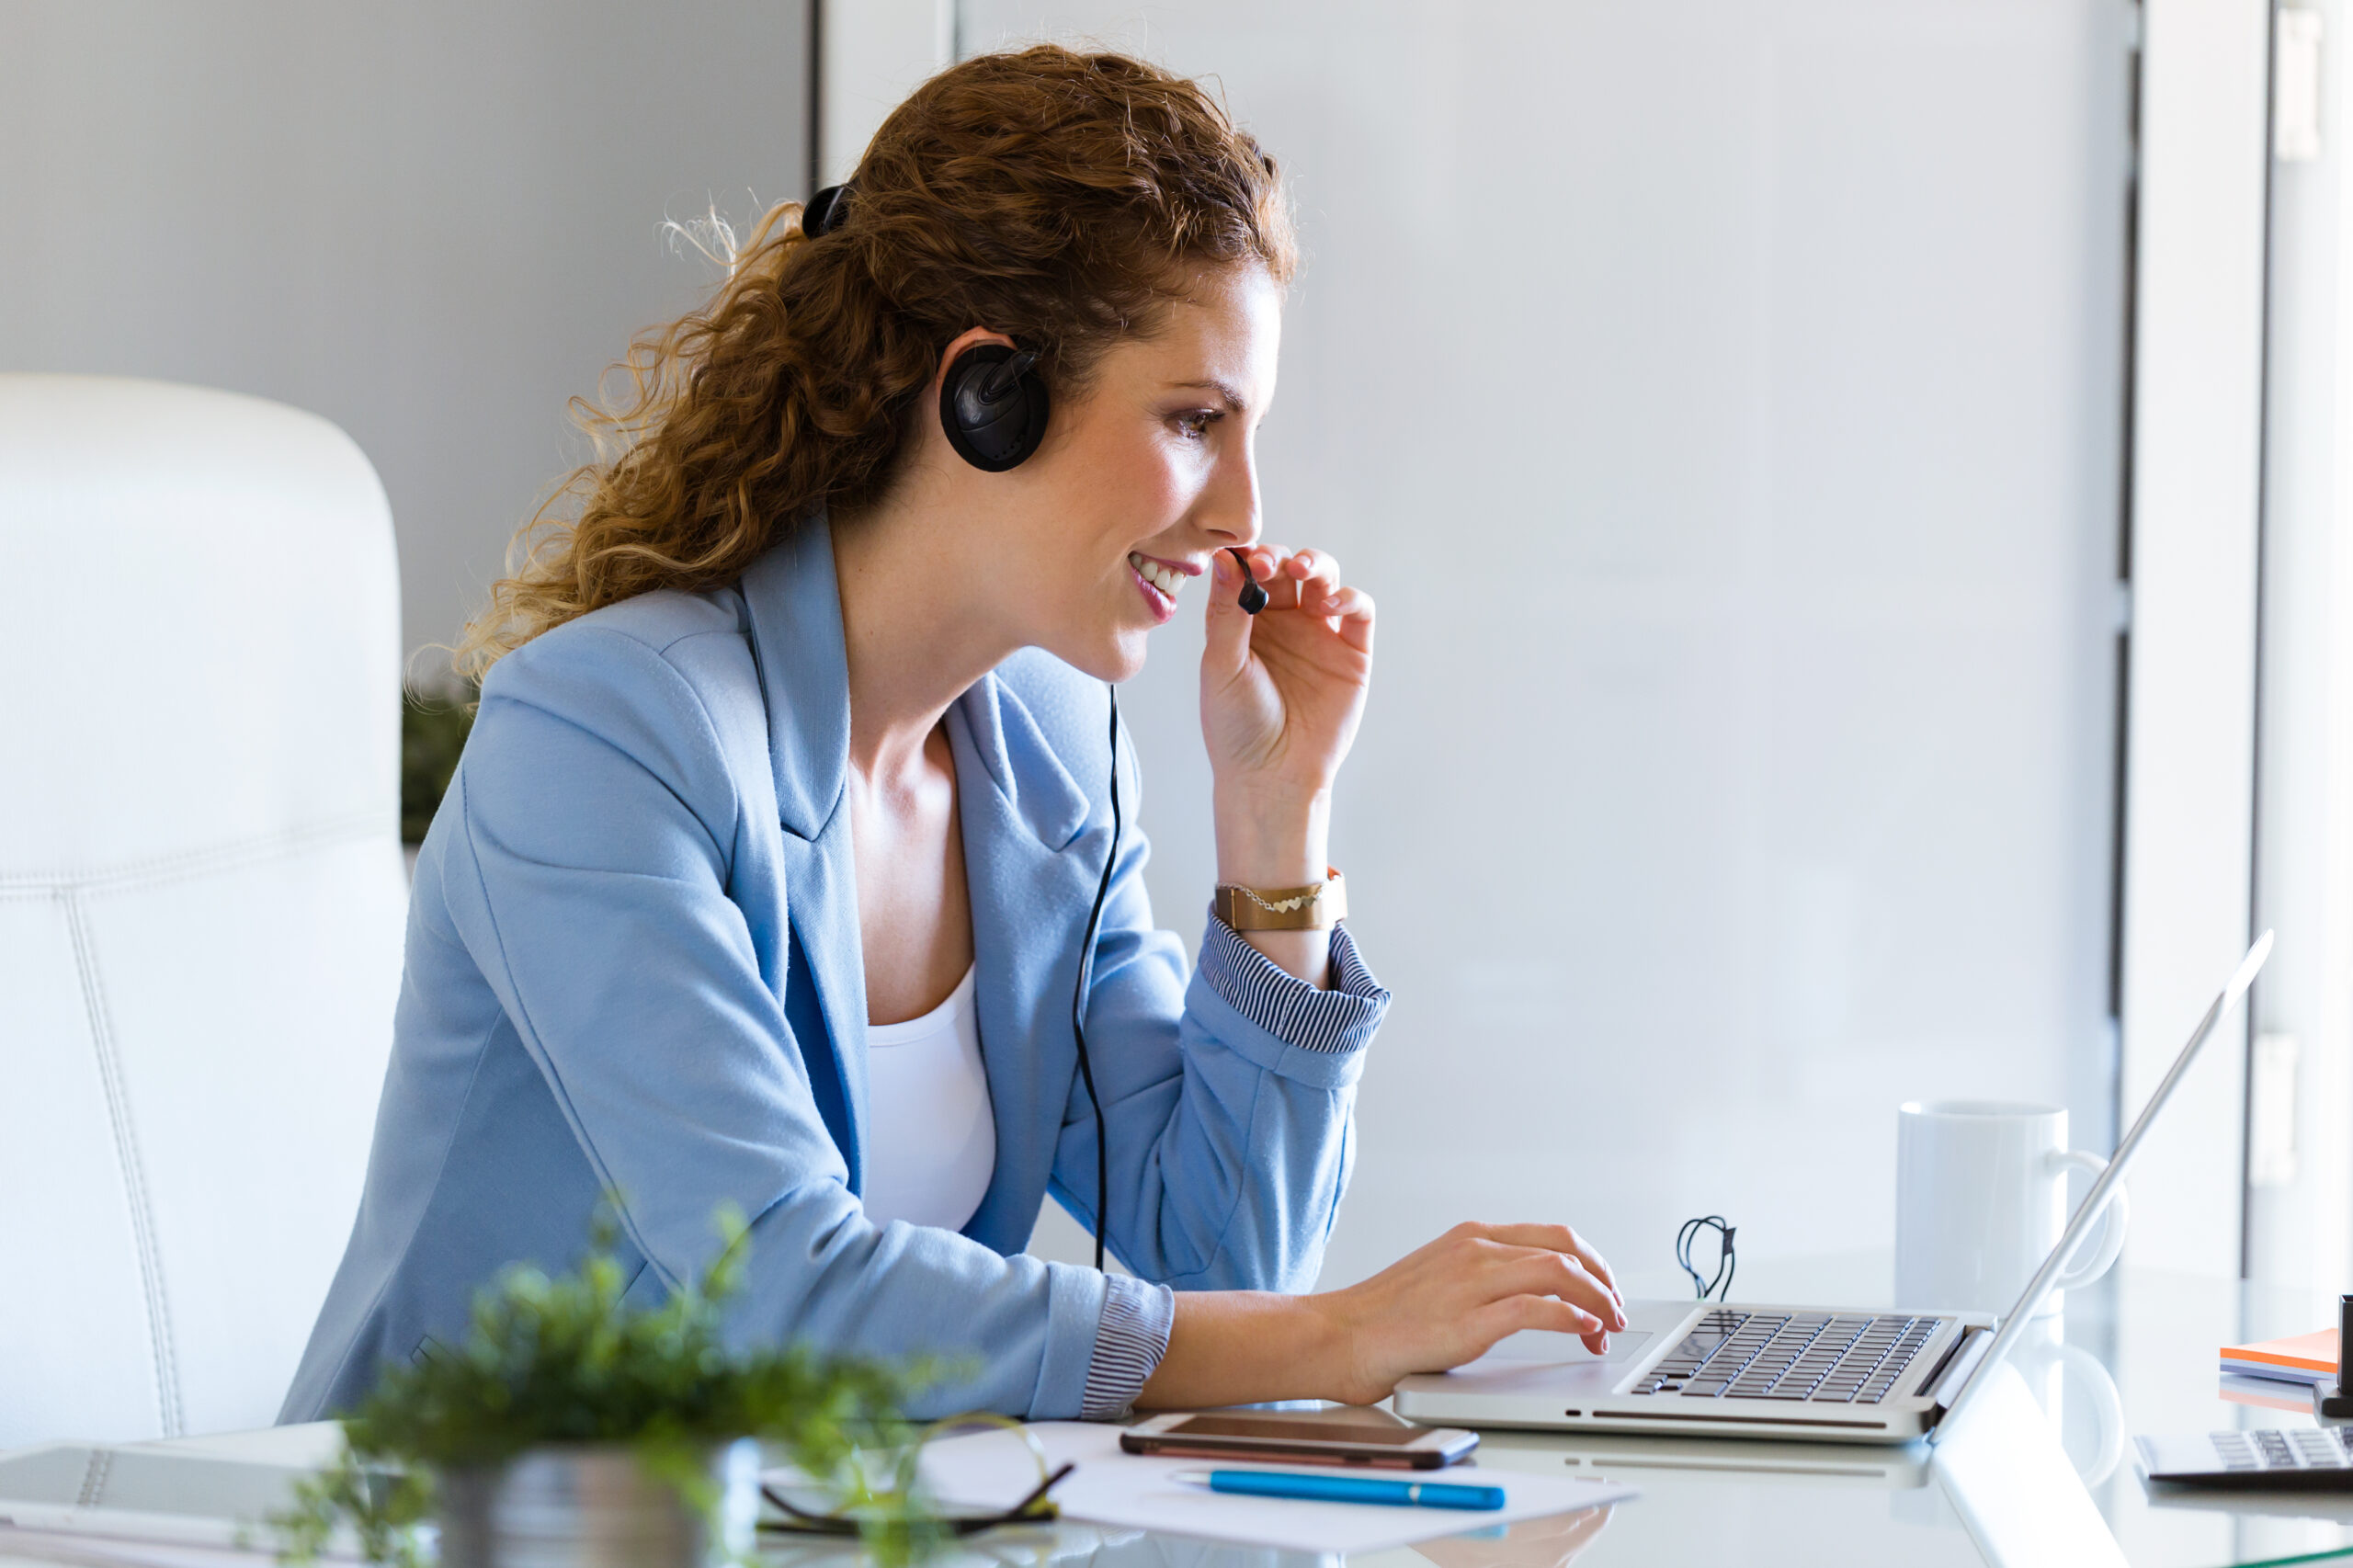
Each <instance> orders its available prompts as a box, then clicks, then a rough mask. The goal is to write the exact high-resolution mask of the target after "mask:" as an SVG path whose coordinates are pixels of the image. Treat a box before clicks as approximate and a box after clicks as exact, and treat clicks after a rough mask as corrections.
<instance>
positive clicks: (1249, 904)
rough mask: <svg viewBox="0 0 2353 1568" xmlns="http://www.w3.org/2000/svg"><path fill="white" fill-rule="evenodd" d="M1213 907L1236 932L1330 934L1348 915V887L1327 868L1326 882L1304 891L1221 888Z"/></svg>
mask: <svg viewBox="0 0 2353 1568" xmlns="http://www.w3.org/2000/svg"><path fill="white" fill-rule="evenodd" d="M1212 907H1213V908H1214V909H1215V910H1216V912H1217V917H1218V918H1219V919H1220V920H1222V921H1224V922H1225V923H1226V924H1227V925H1228V926H1232V927H1233V929H1234V930H1236V931H1328V930H1330V929H1331V928H1332V927H1333V926H1336V925H1338V924H1339V923H1340V921H1341V919H1342V918H1343V917H1344V916H1346V915H1347V913H1348V892H1347V884H1346V883H1344V882H1343V881H1341V880H1340V873H1339V872H1337V871H1335V870H1333V869H1330V868H1329V867H1326V868H1324V881H1320V882H1310V883H1308V884H1307V885H1306V886H1305V887H1303V888H1245V887H1236V886H1234V885H1233V883H1231V882H1222V883H1220V884H1219V885H1218V890H1217V898H1216V900H1215V903H1213V905H1212Z"/></svg>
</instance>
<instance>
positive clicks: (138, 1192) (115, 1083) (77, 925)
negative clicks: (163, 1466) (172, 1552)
mask: <svg viewBox="0 0 2353 1568" xmlns="http://www.w3.org/2000/svg"><path fill="white" fill-rule="evenodd" d="M61 902H63V904H64V905H65V919H66V926H67V929H68V930H69V931H70V932H71V933H72V935H73V940H74V968H75V969H77V970H78V971H81V980H82V1005H83V1007H84V1010H85V1012H86V1014H87V1015H88V1017H89V1023H90V1044H91V1048H92V1051H94V1053H95V1054H96V1055H97V1062H98V1078H99V1081H100V1082H101V1083H102V1084H103V1085H105V1087H106V1096H107V1115H108V1118H109V1119H111V1120H112V1122H113V1123H114V1147H115V1158H116V1161H117V1162H118V1163H119V1165H120V1166H121V1168H122V1186H123V1191H124V1193H125V1195H126V1196H127V1198H128V1199H129V1203H130V1209H131V1236H132V1239H133V1240H134V1242H135V1243H136V1244H137V1246H138V1251H139V1273H140V1278H141V1282H142V1285H143V1286H144V1287H145V1290H146V1296H147V1332H148V1335H149V1337H150V1338H151V1339H152V1340H153V1345H154V1353H155V1403H156V1411H157V1414H158V1415H160V1416H161V1417H162V1421H163V1427H164V1436H165V1437H178V1436H180V1435H181V1433H182V1432H184V1431H185V1430H186V1429H187V1422H186V1418H185V1415H184V1413H183V1412H182V1410H181V1408H180V1374H179V1363H178V1360H177V1358H176V1356H175V1355H174V1352H173V1347H172V1318H171V1308H170V1304H169V1302H168V1301H166V1300H165V1294H164V1269H163V1260H162V1258H161V1256H159V1254H158V1252H157V1250H156V1245H155V1216H154V1212H153V1205H152V1204H151V1203H150V1202H149V1200H148V1196H147V1176H146V1171H145V1167H144V1165H143V1164H142V1162H141V1160H140V1158H139V1139H138V1133H137V1131H136V1129H135V1127H134V1125H133V1123H132V1121H131V1100H130V1094H129V1086H128V1085H126V1084H125V1083H124V1082H123V1076H122V1062H121V1058H120V1056H119V1054H118V1052H117V1051H116V1050H115V1041H114V1029H113V1026H112V1024H111V1023H110V1021H109V1019H108V1013H107V1005H106V987H105V983H104V982H102V981H101V980H100V979H99V978H98V963H97V950H96V948H95V945H94V943H93V941H92V938H91V936H90V927H89V921H88V919H87V917H86V916H85V913H84V910H83V905H82V900H81V897H80V895H79V894H78V893H75V892H70V891H69V892H65V893H64V894H63V895H62V900H61Z"/></svg>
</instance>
